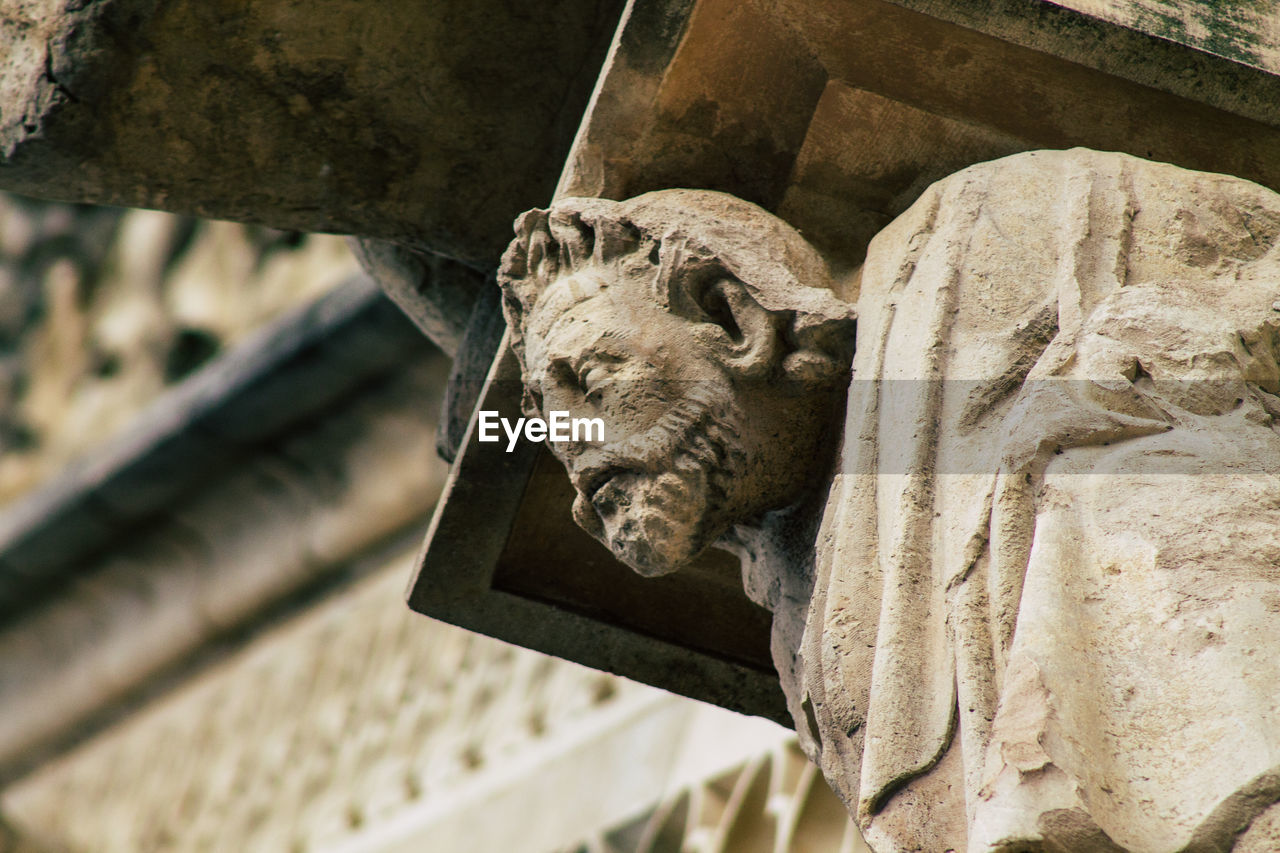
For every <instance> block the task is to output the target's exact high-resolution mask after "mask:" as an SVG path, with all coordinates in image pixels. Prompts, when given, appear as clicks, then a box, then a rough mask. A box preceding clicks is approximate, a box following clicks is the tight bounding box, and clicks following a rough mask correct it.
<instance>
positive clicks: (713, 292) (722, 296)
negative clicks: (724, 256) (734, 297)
mask: <svg viewBox="0 0 1280 853" xmlns="http://www.w3.org/2000/svg"><path fill="white" fill-rule="evenodd" d="M726 284H728V282H727V280H725V279H717V280H716V281H713V282H711V283H710V284H709V285H707V287H705V288H704V289H703V290H702V295H701V298H700V299H699V300H698V307H699V308H701V309H702V313H703V314H705V315H706V319H707V322H709V323H714V324H715V325H717V326H719V327H720V328H721V329H723V330H724V332H725V334H727V335H728V336H729V340H731V341H733V342H734V343H735V344H736V343H740V342H741V341H742V329H741V328H739V326H738V321H737V320H736V319H734V316H733V307H732V306H731V305H730V304H729V297H728V291H727V288H726V287H725V285H726Z"/></svg>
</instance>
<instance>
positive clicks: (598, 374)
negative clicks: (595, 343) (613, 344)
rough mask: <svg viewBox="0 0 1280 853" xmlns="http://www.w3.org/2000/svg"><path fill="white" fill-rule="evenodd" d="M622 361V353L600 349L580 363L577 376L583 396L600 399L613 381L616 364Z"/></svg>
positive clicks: (589, 398) (588, 398) (576, 372)
mask: <svg viewBox="0 0 1280 853" xmlns="http://www.w3.org/2000/svg"><path fill="white" fill-rule="evenodd" d="M622 361H623V357H622V356H620V355H617V354H615V353H612V352H607V351H600V352H596V353H593V354H592V356H591V357H590V358H588V359H586V360H584V361H583V362H582V363H581V364H580V365H578V369H577V371H575V377H576V379H577V384H578V388H579V389H581V391H582V396H583V398H584V399H587V400H597V401H598V400H599V399H600V396H601V394H602V393H603V392H604V389H605V388H606V387H607V386H608V384H609V383H610V382H612V381H613V373H614V368H615V366H616V365H618V364H620V363H621V362H622Z"/></svg>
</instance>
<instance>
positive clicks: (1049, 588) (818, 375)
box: [500, 149, 1280, 853]
mask: <svg viewBox="0 0 1280 853" xmlns="http://www.w3.org/2000/svg"><path fill="white" fill-rule="evenodd" d="M517 233H518V237H517V240H516V242H515V243H514V244H513V245H512V248H511V249H510V250H509V251H508V254H507V255H506V257H505V258H504V264H503V270H502V274H501V276H500V280H501V282H502V284H503V286H504V288H505V291H506V297H507V301H506V307H507V310H508V320H509V322H510V323H511V324H512V326H513V331H514V332H515V334H514V335H513V344H514V346H515V349H516V352H517V354H518V355H519V356H520V358H521V360H522V364H523V368H524V371H525V373H524V376H525V383H526V388H527V391H528V400H527V403H528V407H529V408H530V410H534V409H538V410H541V411H544V412H545V411H548V410H551V409H569V410H571V411H573V412H574V413H575V415H581V414H587V413H590V414H593V415H594V416H598V417H602V418H604V419H605V422H606V441H605V442H603V443H600V444H590V445H589V444H585V443H579V444H572V443H570V444H558V445H552V449H553V450H554V451H555V452H556V453H557V455H558V456H559V457H560V458H561V460H562V461H563V462H564V463H565V464H566V467H567V468H568V469H569V472H570V476H571V479H572V480H573V482H574V486H575V488H576V489H577V491H578V499H577V502H576V503H575V508H574V515H575V518H576V519H577V521H578V522H579V524H581V525H582V526H583V527H584V528H585V529H587V530H588V531H589V532H591V533H592V534H593V535H595V536H596V537H597V538H598V539H600V540H601V541H602V542H604V543H605V544H607V545H608V546H609V547H610V548H611V549H612V550H613V552H614V553H615V554H616V555H617V556H618V557H619V558H620V559H622V560H623V561H624V562H627V563H628V564H629V565H631V566H633V567H634V568H636V569H637V570H639V571H641V572H642V573H646V574H661V573H666V572H670V571H675V570H678V569H679V567H680V565H681V564H682V563H683V562H685V561H687V560H688V559H690V558H691V557H693V556H694V555H696V554H697V553H698V552H700V551H701V550H702V549H703V548H704V547H707V546H709V545H711V544H713V543H714V544H715V545H717V546H719V547H724V548H728V549H730V550H733V551H735V552H736V553H738V554H739V555H740V556H741V557H742V559H743V569H744V582H745V584H746V588H747V591H748V593H749V594H750V595H751V596H752V597H753V598H754V599H755V600H757V601H758V602H760V603H762V604H764V605H766V606H767V607H769V608H770V609H771V610H772V611H773V613H774V639H773V647H774V656H775V662H776V664H777V666H778V669H779V673H780V676H781V680H782V684H783V687H784V690H785V691H786V693H787V696H788V703H789V706H790V709H791V711H792V714H793V716H794V718H795V721H796V727H797V730H798V732H799V734H800V738H801V742H802V744H803V745H804V746H805V748H806V750H807V751H808V752H809V754H810V756H811V757H812V758H814V759H815V761H817V762H818V764H819V765H820V766H821V767H822V769H823V771H824V773H825V774H826V776H827V778H828V780H829V781H830V782H831V783H832V786H833V787H834V788H835V789H836V790H837V791H838V792H839V793H840V794H841V796H842V797H843V798H844V800H845V802H846V804H847V805H848V806H849V808H850V810H851V812H852V813H853V814H854V816H855V817H856V818H857V820H858V822H859V824H860V826H861V827H862V829H863V832H864V834H865V835H866V837H867V841H868V842H869V843H870V844H871V846H872V848H873V849H875V850H877V851H882V853H887V851H903V850H922V851H925V850H927V851H934V850H937V851H942V850H957V851H959V850H967V851H970V853H987V851H990V853H996V851H1005V853H1013V851H1027V850H1044V851H1059V850H1061V851H1094V850H1100V851H1110V850H1123V851H1135V853H1136V851H1142V853H1165V851H1169V853H1172V851H1192V850H1195V851H1200V850H1205V851H1207V850H1228V849H1232V848H1233V847H1234V848H1235V849H1237V850H1261V849H1270V848H1269V847H1268V843H1269V842H1268V839H1270V838H1272V837H1273V836H1274V835H1275V832H1274V826H1273V824H1275V823H1276V820H1275V818H1274V817H1273V816H1272V815H1271V814H1270V812H1268V811H1267V810H1268V808H1269V807H1271V806H1272V805H1273V804H1274V803H1276V802H1277V800H1280V740H1277V737H1276V734H1275V733H1276V731H1277V730H1278V728H1277V722H1280V721H1278V719H1277V715H1278V714H1280V708H1277V703H1278V702H1280V700H1278V699H1277V697H1280V664H1277V663H1276V662H1275V660H1274V657H1275V656H1274V655H1273V654H1270V653H1269V652H1270V649H1269V644H1270V643H1271V642H1272V641H1271V639H1270V638H1272V637H1275V636H1276V635H1277V631H1278V629H1280V576H1278V575H1277V566H1280V532H1278V531H1280V501H1277V499H1276V498H1275V495H1277V494H1280V461H1277V460H1280V437H1277V434H1276V430H1275V428H1274V426H1273V418H1274V417H1275V416H1277V415H1280V397H1278V396H1277V395H1280V365H1278V364H1277V352H1278V351H1280V196H1277V195H1276V194H1275V193H1273V192H1271V191H1270V190H1267V189H1265V188H1263V187H1260V186H1258V185H1255V184H1252V183H1249V182H1247V181H1243V180H1240V179H1237V178H1232V177H1227V176H1222V175H1211V174H1205V173H1196V172H1188V171H1184V170H1182V169H1178V168H1176V167H1173V166H1168V165H1164V164H1158V163H1151V162H1148V161H1144V160H1139V159H1136V158H1133V157H1129V156H1126V155H1121V154H1104V153H1097V152H1092V151H1086V150H1081V149H1076V150H1072V151H1065V152H1064V151H1056V152H1031V153H1026V154H1019V155H1015V156H1012V157H1008V158H1005V159H1003V160H997V161H994V162H991V163H985V164H980V165H978V166H974V167H971V168H969V169H966V170H964V171H962V172H959V173H957V174H955V175H953V176H951V177H949V178H946V179H944V180H942V181H940V182H938V183H937V184H935V185H934V186H932V187H931V188H930V189H929V190H927V191H926V192H925V193H924V195H923V196H922V197H921V198H920V200H918V201H917V202H916V203H915V204H914V205H913V206H912V207H911V208H910V209H909V210H908V211H907V212H906V213H905V214H903V215H902V216H901V217H899V218H898V219H897V220H896V221H894V222H893V223H892V224H891V225H890V226H889V227H888V228H886V229H885V231H884V232H882V233H881V234H880V235H879V236H877V237H876V238H875V239H874V240H873V241H872V243H871V245H870V248H869V250H868V254H867V260H866V263H865V265H864V266H863V268H862V270H861V275H860V292H859V295H858V303H857V304H858V317H859V320H858V335H857V353H856V356H854V358H853V360H852V377H853V381H852V384H851V385H850V386H849V389H850V390H849V394H848V397H847V399H845V398H841V397H840V395H839V394H833V393H831V389H832V388H833V387H838V386H841V385H843V384H844V380H845V376H846V374H845V367H846V365H847V364H848V361H847V353H848V351H849V348H850V347H851V345H852V343H853V333H852V325H851V323H850V317H851V311H850V310H849V309H848V307H847V306H845V305H843V304H842V303H840V302H839V301H838V300H836V299H835V298H834V297H833V296H832V295H831V294H830V293H829V292H827V291H825V290H824V288H826V287H828V286H829V280H828V278H827V276H826V273H825V270H824V266H823V263H822V260H821V258H819V257H818V256H817V254H816V253H815V252H813V251H812V250H811V249H810V248H809V247H808V246H807V245H806V244H805V242H804V240H803V239H802V238H801V237H800V236H799V235H798V234H797V233H796V232H794V231H793V230H791V229H790V228H789V227H788V226H786V225H785V224H784V223H782V222H781V221H780V220H778V219H776V218H775V217H773V216H771V215H770V214H767V213H766V212H764V211H763V210H761V209H759V208H756V207H754V206H752V205H748V204H746V203H744V202H740V201H738V200H736V199H732V198H730V197H727V196H724V195H720V194H716V193H709V192H701V191H687V190H677V191H663V192H660V193H653V194H649V195H646V196H641V197H638V198H636V199H632V200H631V201H628V202H622V203H616V202H607V201H600V200H583V199H566V200H564V201H561V202H559V203H557V205H555V206H554V207H553V208H552V209H551V211H549V212H542V211H535V212H532V213H530V214H526V216H525V217H524V218H522V220H521V221H520V222H519V223H518V228H517ZM840 415H844V416H845V425H844V432H843V438H842V439H839V440H838V439H837V438H836V433H835V432H833V431H828V430H827V427H828V423H829V418H830V417H831V416H834V417H836V418H838V417H839V416H840ZM836 450H839V454H838V457H836V458H834V459H833V458H832V457H833V456H834V455H835V451H836ZM1273 811H1274V810H1273ZM1237 841H1238V843H1237Z"/></svg>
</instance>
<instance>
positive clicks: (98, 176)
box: [0, 0, 1280, 853]
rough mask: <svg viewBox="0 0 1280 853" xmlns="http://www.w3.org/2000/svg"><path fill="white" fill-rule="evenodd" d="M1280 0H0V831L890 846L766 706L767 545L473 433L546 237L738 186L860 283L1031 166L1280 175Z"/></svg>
mask: <svg viewBox="0 0 1280 853" xmlns="http://www.w3.org/2000/svg"><path fill="white" fill-rule="evenodd" d="M233 7H234V8H233ZM1277 20H1280V0H1250V2H1248V3H1243V2H1241V3H1216V2H1213V0H1063V2H1056V3H1055V2H1046V0H1000V2H986V0H544V2H541V3H538V4H528V3H519V2H512V0H438V2H434V3H430V4H418V3H406V2H401V0H379V2H362V0H309V2H305V3H304V2H299V0H246V2H242V3H237V4H223V3H208V2H203V0H166V2H164V3H158V2H154V0H42V2H30V0H0V54H2V55H3V56H4V62H3V63H0V188H3V189H4V190H8V191H12V192H17V193H22V194H24V196H29V197H31V198H24V197H18V196H6V197H5V198H4V199H3V201H0V504H2V505H0V851H4V853H9V851H10V850H12V851H61V850H67V851H81V850H83V851H97V850H112V851H136V850H271V851H277V850H312V849H322V850H333V849H337V850H350V851H392V850H415V851H416V850H429V851H445V853H447V851H453V850H458V851H461V850H467V851H483V853H488V851H501V853H507V852H508V851H512V853H518V852H519V851H529V853H541V851H546V852H547V853H552V851H568V853H577V851H589V853H624V851H625V853H632V851H634V853H642V851H643V852H644V853H649V851H671V853H676V851H725V853H739V851H757V850H758V851H770V853H785V851H827V850H836V851H841V853H846V851H857V850H861V849H863V848H862V847H861V845H862V842H861V840H860V839H859V838H858V836H857V833H856V832H855V831H853V829H852V828H851V825H850V823H849V819H848V817H847V814H846V812H845V811H844V807H843V805H842V804H841V803H840V802H839V801H838V800H837V799H836V798H835V796H834V795H833V794H832V793H831V792H830V790H829V789H828V788H827V787H826V785H825V783H823V782H822V781H821V777H820V776H819V775H817V773H816V771H815V770H814V768H813V767H812V766H810V765H809V764H807V763H806V762H804V761H803V760H802V759H801V758H800V755H799V753H798V752H797V751H796V749H795V747H794V745H793V743H792V740H791V735H790V733H788V732H787V731H786V730H785V729H783V728H780V727H778V726H775V725H774V724H772V723H769V722H765V721H763V720H761V719H759V718H767V719H773V720H787V719H789V718H788V716H787V714H786V710H785V708H784V707H783V704H782V696H781V693H780V691H779V689H778V680H777V678H778V677H777V672H776V671H775V669H774V666H773V663H772V658H771V649H770V636H769V630H770V614H769V613H768V612H767V611H766V610H764V609H763V608H761V607H758V606H756V605H755V604H753V603H752V602H751V601H749V600H748V599H747V598H746V596H745V595H744V594H743V591H742V588H741V575H740V572H739V569H738V567H737V565H736V564H735V563H734V562H733V561H732V560H729V559H728V558H726V557H725V556H724V555H723V554H721V555H720V556H719V557H716V556H710V557H707V558H706V559H704V560H702V561H701V562H699V563H697V564H696V565H695V566H694V567H692V568H691V570H689V571H685V572H682V573H679V574H678V575H677V576H673V577H671V578H663V579H658V580H655V581H653V582H646V581H642V580H641V579H639V578H635V577H633V576H632V573H631V572H630V571H629V570H628V569H626V567H625V566H622V565H621V564H620V563H618V562H617V561H616V560H613V558H612V557H611V556H610V555H609V553H608V552H607V551H605V550H603V549H602V548H600V547H599V546H598V544H596V543H595V542H594V541H593V540H591V539H590V538H589V537H586V535H585V534H583V533H582V532H581V531H579V530H577V528H575V527H574V526H573V525H572V523H571V520H570V514H569V509H568V507H569V503H570V502H571V501H572V489H571V488H570V487H569V485H568V483H567V482H566V480H565V477H564V475H563V470H562V469H561V468H560V467H559V466H558V465H557V463H556V462H555V460H554V459H551V457H550V455H549V454H547V453H545V452H543V451H542V450H540V449H539V448H538V447H536V446H534V445H528V444H522V445H521V446H520V447H519V448H517V449H516V451H515V452H513V453H511V454H505V453H503V452H502V451H501V450H499V451H497V452H496V453H494V454H489V453H486V448H488V447H490V446H489V445H483V446H480V445H478V444H477V443H476V442H470V443H468V441H467V425H468V423H469V418H470V415H471V413H472V411H473V409H474V407H475V404H476V402H477V400H483V401H484V405H486V406H488V407H491V408H495V409H499V410H502V411H506V412H515V411H518V408H519V405H520V397H519V390H518V382H517V383H515V386H514V387H515V388H516V390H514V391H513V390H512V388H513V386H512V383H510V382H507V381H506V380H508V379H511V378H512V377H511V374H510V369H511V367H512V365H513V359H512V357H511V355H510V351H509V350H508V349H504V348H503V347H502V346H501V336H502V334H503V326H502V321H501V317H500V314H499V311H498V308H499V306H498V297H497V289H496V288H495V287H493V285H492V279H493V273H494V271H495V270H496V268H497V265H498V260H499V255H500V253H501V251H502V247H503V246H505V245H506V244H507V243H508V241H509V239H510V236H511V231H510V223H511V222H512V220H513V219H514V218H515V216H516V215H517V214H519V213H520V212H521V211H524V210H527V209H530V208H534V207H545V206H546V205H547V204H548V203H549V202H551V201H552V200H554V199H556V198H563V197H565V196H586V197H596V198H609V199H615V200H621V199H625V198H629V197H632V196H635V195H639V194H641V193H644V192H647V191H650V190H657V189H664V188H670V187H691V188H703V189H713V190H719V191H723V192H728V193H731V194H733V195H736V196H738V197H740V198H742V199H746V200H748V201H751V202H754V203H756V204H759V205H760V206H762V207H764V208H766V209H767V210H769V211H771V212H773V213H775V214H777V215H778V216H779V217H781V218H782V219H783V220H785V221H786V222H787V223H789V224H790V225H791V226H793V227H795V228H796V229H798V230H799V231H800V232H802V233H803V235H804V236H805V238H806V239H807V240H809V241H810V242H811V243H812V244H813V245H814V246H815V247H816V248H817V249H818V251H819V252H820V253H821V254H822V255H823V256H824V259H825V261H826V262H827V263H828V264H829V265H830V267H831V268H832V271H833V272H834V274H835V279H834V287H835V289H836V290H837V291H838V292H839V294H840V295H842V296H844V297H847V298H848V299H850V300H852V299H854V298H855V297H856V296H857V294H858V289H859V286H860V278H859V273H858V268H859V265H860V264H861V262H862V259H863V254H864V252H865V249H866V245H867V241H868V240H869V239H870V238H871V237H872V236H873V235H874V234H876V233H877V232H879V231H880V230H881V229H883V228H884V227H885V226H886V225H887V224H888V223H889V222H891V221H892V220H893V219H894V218H895V217H896V216H898V215H899V214H901V213H902V212H903V211H905V210H907V209H908V208H909V207H910V206H911V204H912V203H913V201H914V200H915V199H917V198H918V197H920V195H921V193H922V192H924V191H925V189H926V188H927V187H928V186H929V185H930V184H931V183H932V182H934V181H936V180H938V179H939V178H942V177H944V176H946V175H949V174H952V173H954V172H956V171H958V170H960V169H963V168H965V167H967V166H970V165H972V164H974V163H978V162H982V161H986V160H990V159H993V158H996V157H1001V156H1004V155H1008V154H1014V153H1016V152H1021V151H1027V150H1032V149H1043V148H1050V149H1059V148H1071V147H1075V146H1083V147H1087V148H1093V149H1098V150H1104V151H1121V152H1127V153H1129V154H1132V155H1136V156H1139V157H1143V158H1147V159H1152V160H1158V161H1165V162H1169V163H1174V164H1176V165H1179V166H1182V167H1186V168H1191V169H1197V170H1202V171H1211V172H1224V173H1229V174H1233V175H1237V176H1239V177H1243V178H1247V179H1249V180H1252V181H1256V182H1258V183H1260V184H1263V185H1266V186H1269V187H1271V188H1273V189H1274V188H1277V187H1280V115H1278V114H1277V113H1276V110H1275V105H1276V104H1277V103H1280V47H1278V45H1280V30H1278V29H1277V23H1276V22H1277ZM34 198H41V199H57V200H61V201H62V202H78V203H82V204H84V205H87V204H96V205H118V206H121V207H119V208H111V209H108V208H95V207H88V206H75V205H70V204H60V203H57V202H54V201H35V200H32V199H34ZM125 208H129V210H127V211H126V210H125ZM134 208H147V209H150V210H152V211H168V213H159V212H143V211H141V210H137V209H134ZM171 214H175V215H176V216H175V215H171ZM191 217H209V218H212V219H223V220H234V221H235V223H239V224H233V223H232V222H229V221H228V222H222V221H210V219H195V218H191ZM315 232H325V233H328V234H342V235H351V237H350V238H348V239H349V240H350V243H349V244H347V245H345V246H344V244H343V242H342V239H341V238H339V237H335V236H316V233H315ZM348 246H349V247H350V249H354V252H351V251H350V250H349V248H348ZM353 255H354V257H353ZM357 259H358V260H357ZM495 356H496V358H495ZM491 366H492V370H491V369H490V368H491ZM486 377H488V378H489V379H490V380H492V381H488V380H486ZM504 383H505V384H504ZM482 395H484V396H482ZM437 445H438V446H439V448H440V450H441V452H442V455H443V456H444V457H445V458H451V459H454V458H456V461H455V462H454V463H453V467H452V468H448V467H447V466H446V464H445V463H444V462H442V461H440V459H439V458H438V456H437V451H436V448H437ZM437 504H439V511H438V512H434V514H433V511H434V510H435V509H436V508H437ZM429 525H430V531H431V534H432V537H431V540H430V543H429V546H428V547H425V548H422V547H420V546H421V543H422V539H423V534H424V533H425V532H427V531H428V527H429ZM415 568H416V569H417V574H416V577H414V579H413V581H412V583H411V584H410V576H411V575H412V574H413V572H414V569H415ZM407 584H409V585H410V590H409V596H408V597H409V603H410V605H411V607H412V608H413V609H415V610H417V611H419V612H421V613H425V614H427V615H429V616H432V617H435V618H436V619H440V620H443V621H441V622H436V621H431V620H428V619H426V618H424V617H423V616H420V615H413V614H410V613H409V612H408V611H407V610H406V609H405V607H404V602H403V600H402V597H403V590H404V588H405V586H406V585H407ZM445 622H449V623H452V624H453V625H458V626H463V627H462V628H454V627H447V626H446V625H445V624H444V623H445ZM463 628H468V629H471V630H474V631H477V632H479V633H478V634H470V633H466V632H465V631H464V630H463ZM479 634H486V635H488V636H489V637H499V638H502V639H504V640H507V641H509V642H511V643H514V644H517V645H518V646H524V647H526V648H523V649H522V648H516V647H513V646H508V645H504V644H503V643H501V642H499V641H498V640H495V639H488V638H485V637H481V636H480V635H479ZM533 649H536V650H538V651H532V650H533ZM539 652H545V653H550V654H552V655H555V656H556V657H555V658H548V657H545V656H543V655H541V654H540V653H539ZM569 661H574V662H576V663H570V662H569ZM582 665H585V667H584V666H582ZM604 673H620V674H622V675H626V676H629V677H631V678H633V679H635V681H637V682H646V683H648V684H650V685H654V686H657V687H662V688H666V689H668V690H671V691H673V693H678V694H684V695H685V696H692V697H695V698H701V699H704V700H707V701H709V702H712V703H715V704H718V705H721V706H724V708H732V709H737V710H741V711H748V712H750V713H752V714H754V715H756V716H757V718H756V719H752V718H748V717H744V716H739V715H735V714H732V713H731V712H729V711H726V710H724V708H715V707H712V706H711V705H701V704H695V703H692V702H691V701H690V700H688V699H683V698H678V697H677V696H675V695H672V694H668V693H664V692H661V691H655V690H654V689H653V688H652V687H644V686H640V685H639V684H637V683H634V682H629V681H623V680H621V679H619V678H617V677H615V676H613V675H606V674H604Z"/></svg>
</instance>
